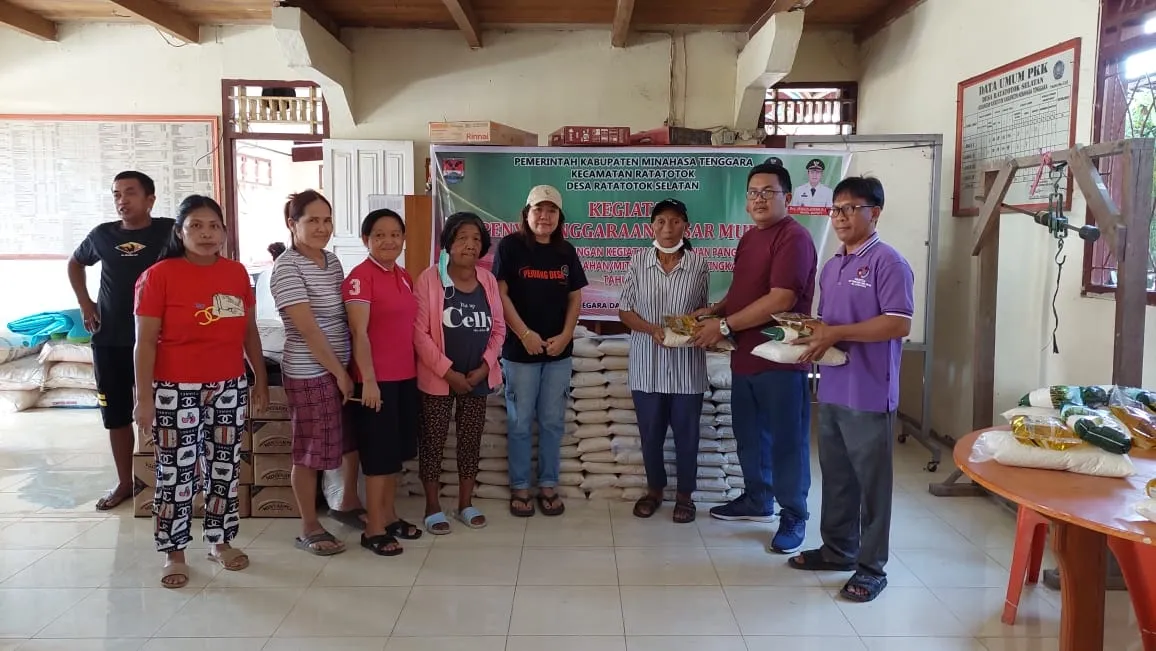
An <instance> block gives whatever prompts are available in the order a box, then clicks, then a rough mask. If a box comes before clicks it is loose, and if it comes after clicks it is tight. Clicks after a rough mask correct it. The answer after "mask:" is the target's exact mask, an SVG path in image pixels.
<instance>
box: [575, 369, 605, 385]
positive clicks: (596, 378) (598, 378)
mask: <svg viewBox="0 0 1156 651" xmlns="http://www.w3.org/2000/svg"><path fill="white" fill-rule="evenodd" d="M603 384H609V381H608V380H607V379H606V375H605V374H604V373H599V372H593V373H575V374H573V375H571V376H570V386H571V387H573V388H578V387H596V386H601V385H603Z"/></svg>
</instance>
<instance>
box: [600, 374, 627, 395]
mask: <svg viewBox="0 0 1156 651" xmlns="http://www.w3.org/2000/svg"><path fill="white" fill-rule="evenodd" d="M602 376H603V377H605V378H606V383H607V384H610V385H614V384H619V385H622V386H625V387H627V388H630V387H629V385H630V372H629V371H605V372H603V373H602ZM611 395H613V394H611ZM615 397H617V396H615ZM623 397H629V396H623Z"/></svg>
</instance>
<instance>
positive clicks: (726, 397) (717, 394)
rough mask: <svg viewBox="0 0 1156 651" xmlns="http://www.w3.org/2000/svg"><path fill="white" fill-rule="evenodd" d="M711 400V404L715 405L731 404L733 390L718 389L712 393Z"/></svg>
mask: <svg viewBox="0 0 1156 651" xmlns="http://www.w3.org/2000/svg"><path fill="white" fill-rule="evenodd" d="M710 400H711V402H713V403H715V404H722V403H727V402H730V401H731V390H730V389H716V390H715V391H713V392H711V394H710Z"/></svg>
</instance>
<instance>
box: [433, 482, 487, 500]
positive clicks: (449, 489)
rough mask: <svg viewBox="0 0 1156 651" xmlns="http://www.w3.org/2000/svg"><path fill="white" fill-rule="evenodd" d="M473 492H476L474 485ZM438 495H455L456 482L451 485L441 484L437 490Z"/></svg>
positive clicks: (456, 493) (456, 490)
mask: <svg viewBox="0 0 1156 651" xmlns="http://www.w3.org/2000/svg"><path fill="white" fill-rule="evenodd" d="M474 493H477V486H475V487H474ZM438 495H441V496H442V497H457V496H458V486H457V485H456V484H455V485H453V486H442V489H441V491H439V492H438Z"/></svg>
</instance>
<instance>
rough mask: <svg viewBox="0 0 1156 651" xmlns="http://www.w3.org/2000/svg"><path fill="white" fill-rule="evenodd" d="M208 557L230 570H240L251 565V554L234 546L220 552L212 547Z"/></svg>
mask: <svg viewBox="0 0 1156 651" xmlns="http://www.w3.org/2000/svg"><path fill="white" fill-rule="evenodd" d="M208 558H209V560H210V561H213V562H214V563H217V564H218V565H220V566H221V567H223V568H225V569H226V570H229V571H230V572H240V571H241V570H243V569H245V568H246V567H249V556H248V555H247V554H245V552H243V551H241V550H239V549H236V548H233V547H230V548H228V549H225V550H222V551H219V552H215V551H213V550H212V549H211V548H210V549H209V553H208Z"/></svg>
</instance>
